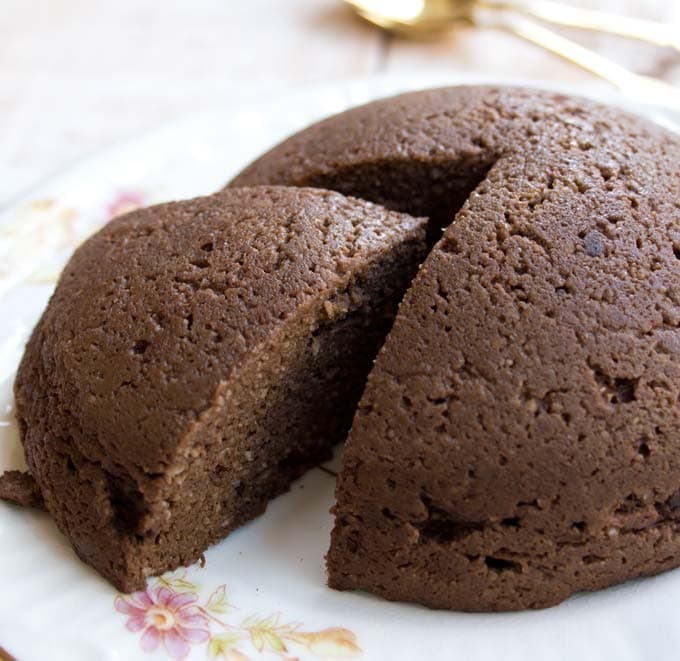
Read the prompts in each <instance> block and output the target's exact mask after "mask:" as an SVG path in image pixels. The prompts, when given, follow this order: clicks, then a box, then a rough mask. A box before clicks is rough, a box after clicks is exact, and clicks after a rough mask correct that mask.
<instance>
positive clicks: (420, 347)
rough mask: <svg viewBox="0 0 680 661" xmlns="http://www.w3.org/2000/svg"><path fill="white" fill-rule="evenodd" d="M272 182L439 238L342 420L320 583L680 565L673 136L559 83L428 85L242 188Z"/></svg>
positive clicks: (677, 218)
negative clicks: (414, 219) (343, 440)
mask: <svg viewBox="0 0 680 661" xmlns="http://www.w3.org/2000/svg"><path fill="white" fill-rule="evenodd" d="M265 182H266V183H278V184H286V185H292V186H310V185H313V186H319V187H324V188H331V189H335V190H338V191H342V192H343V193H345V194H351V195H355V196H358V197H362V198H364V199H368V200H373V201H375V202H379V203H381V204H384V205H386V206H388V207H390V208H393V209H398V210H401V211H407V212H409V213H414V214H417V215H425V216H428V217H429V218H430V219H431V221H430V232H429V234H430V237H431V240H432V241H433V242H435V243H434V246H433V248H432V250H431V252H430V253H429V256H428V257H427V259H426V260H425V262H424V264H423V266H422V268H421V269H420V271H419V273H418V275H417V276H416V278H415V279H414V281H413V283H412V285H411V287H410V289H409V291H408V293H407V295H406V297H405V299H404V301H403V302H402V304H401V307H400V309H399V314H398V316H397V318H396V321H395V324H394V326H393V328H392V330H391V332H390V334H389V336H388V338H387V341H386V343H385V345H384V346H383V348H382V350H381V351H380V353H379V356H378V359H377V362H376V364H375V366H374V368H373V370H372V372H371V374H370V377H369V380H368V385H367V388H366V390H365V393H364V396H363V398H362V401H361V404H360V406H359V409H358V411H357V414H356V417H355V419H354V423H353V427H352V431H351V433H350V436H349V440H348V443H347V447H346V449H345V458H344V464H343V468H342V473H341V475H340V480H339V486H338V492H337V498H338V502H337V505H336V508H335V516H336V523H335V529H334V531H333V535H332V543H331V548H330V551H329V553H328V558H327V560H328V570H329V575H330V585H331V586H333V587H335V588H340V589H364V590H368V591H370V592H374V593H376V594H379V595H382V596H384V597H387V598H389V599H397V600H408V601H416V602H419V603H422V604H426V605H428V606H432V607H437V608H451V609H462V610H472V611H475V610H514V609H522V608H537V607H544V606H549V605H551V604H555V603H558V602H559V601H561V600H563V599H565V598H566V597H567V596H569V595H570V594H571V593H573V592H575V591H578V590H592V589H596V588H601V587H604V586H607V585H611V584H613V583H617V582H619V581H622V580H625V579H627V578H630V577H633V576H640V575H644V574H654V573H657V572H659V571H662V570H664V569H668V568H670V567H674V566H677V565H678V564H680V491H679V490H680V406H679V405H678V401H679V394H680V330H679V325H680V261H679V260H680V141H679V139H678V137H677V136H675V135H673V134H671V133H669V132H668V131H665V130H664V129H661V128H660V127H658V126H656V125H654V124H652V123H650V122H647V121H644V120H642V119H640V118H637V117H634V116H631V115H628V114H626V113H624V112H622V111H619V110H616V109H613V108H607V107H604V106H601V105H597V104H594V103H591V102H588V101H585V100H583V99H576V98H570V97H567V96H564V95H560V94H553V93H547V92H536V91H529V90H522V89H511V88H488V87H478V88H451V89H441V90H432V91H426V92H418V93H413V94H406V95H403V96H400V97H396V98H392V99H387V100H382V101H378V102H376V103H372V104H369V105H367V106H364V107H361V108H357V109H354V110H350V111H348V112H346V113H343V114H341V115H339V116H336V117H333V118H330V119H328V120H326V121H323V122H321V123H319V124H317V125H315V126H313V127H311V128H309V129H307V130H305V131H303V132H301V133H300V134H298V135H296V136H293V137H292V138H290V139H288V140H287V141H285V142H284V143H282V144H281V145H279V146H278V147H276V148H274V149H273V150H272V151H271V152H270V153H268V154H266V155H265V156H264V157H262V158H261V159H260V160H258V161H256V162H255V163H254V164H253V165H251V166H250V167H249V168H248V169H246V170H245V171H244V172H243V173H242V174H241V175H240V176H239V177H237V178H236V179H235V180H234V181H233V182H232V185H233V186H239V185H252V184H255V183H265ZM442 228H444V229H443V235H442ZM437 239H438V240H437Z"/></svg>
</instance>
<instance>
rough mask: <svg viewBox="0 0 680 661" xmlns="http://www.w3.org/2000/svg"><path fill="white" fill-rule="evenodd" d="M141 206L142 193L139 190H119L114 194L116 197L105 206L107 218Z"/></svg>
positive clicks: (142, 204) (142, 202)
mask: <svg viewBox="0 0 680 661" xmlns="http://www.w3.org/2000/svg"><path fill="white" fill-rule="evenodd" d="M141 206H144V195H143V193H141V192H139V191H121V192H119V193H117V194H116V197H115V198H114V199H113V200H112V201H111V202H110V203H109V205H108V207H107V213H106V217H107V220H111V219H112V218H115V217H116V216H122V215H123V214H125V213H128V212H129V211H134V210H135V209H139V207H141Z"/></svg>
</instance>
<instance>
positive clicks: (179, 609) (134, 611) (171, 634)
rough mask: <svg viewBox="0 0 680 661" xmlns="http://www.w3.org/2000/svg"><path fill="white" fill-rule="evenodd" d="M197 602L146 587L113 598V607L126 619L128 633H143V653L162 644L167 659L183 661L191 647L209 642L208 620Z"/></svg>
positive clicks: (192, 596) (190, 596) (182, 594)
mask: <svg viewBox="0 0 680 661" xmlns="http://www.w3.org/2000/svg"><path fill="white" fill-rule="evenodd" d="M197 600H198V598H197V596H196V595H195V594H193V593H189V592H173V591H172V590H170V589H169V588H166V587H156V588H148V587H147V589H146V590H144V591H142V592H135V593H133V594H129V595H125V596H122V595H121V596H118V597H116V601H115V604H114V605H115V607H116V610H117V611H120V612H121V613H125V615H128V616H129V617H128V621H127V623H126V626H127V628H128V629H129V630H130V631H135V632H136V631H142V630H143V631H144V633H143V634H142V638H141V641H140V643H141V645H142V649H143V650H144V651H145V652H153V651H154V650H155V649H156V648H157V647H158V645H159V643H162V644H163V645H164V646H165V649H166V650H167V651H168V654H170V656H172V657H173V658H175V659H183V658H184V657H185V656H186V655H187V654H189V645H190V644H191V643H204V642H206V641H207V640H208V639H209V638H210V630H209V626H210V625H209V623H208V618H207V617H206V616H205V615H204V614H203V613H202V612H201V609H200V607H199V606H197V605H196V601H197Z"/></svg>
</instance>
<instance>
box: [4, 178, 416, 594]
mask: <svg viewBox="0 0 680 661" xmlns="http://www.w3.org/2000/svg"><path fill="white" fill-rule="evenodd" d="M424 223H425V221H424V220H422V219H417V218H413V217H411V216H407V215H404V214H399V213H394V212H388V211H386V210H385V209H383V208H381V207H379V206H377V205H375V204H372V203H370V202H363V201H359V200H354V199H349V198H346V197H344V196H342V195H340V194H338V193H333V192H329V191H318V190H311V189H294V188H283V187H259V188H250V189H247V188H244V189H239V190H229V191H226V192H223V193H219V194H216V195H214V196H212V197H206V198H199V199H194V200H189V201H185V202H175V203H170V204H163V205H160V206H155V207H151V208H149V209H143V210H139V211H135V212H133V213H131V214H128V215H126V216H124V217H121V218H118V219H116V220H114V221H112V222H110V223H109V224H108V225H107V226H106V227H104V229H102V230H101V231H100V232H99V233H98V234H96V235H95V236H94V237H92V238H91V239H89V240H88V241H87V242H86V243H85V244H84V245H83V246H81V247H80V248H79V249H78V250H77V251H76V253H75V254H74V256H73V257H72V259H71V260H70V262H69V263H68V265H67V266H66V268H65V269H64V272H63V274H62V276H61V278H60V281H59V283H58V285H57V288H56V291H55V293H54V295H53V297H52V299H51V301H50V303H49V305H48V307H47V309H46V311H45V313H44V314H43V316H42V318H41V320H40V321H39V323H38V325H37V327H36V329H35V331H34V333H33V335H32V337H31V339H30V342H29V343H28V346H27V348H26V353H25V355H24V358H23V361H22V363H21V366H20V368H19V372H18V375H17V380H16V386H15V390H16V407H17V414H18V418H19V422H20V425H21V430H22V437H23V444H24V448H25V454H26V459H27V462H28V466H29V468H30V471H31V474H32V476H33V478H34V479H35V481H36V482H37V485H38V487H39V489H40V493H41V495H42V498H43V499H44V502H45V506H46V507H47V509H48V511H49V512H50V514H51V515H52V517H53V518H54V520H55V521H56V523H57V525H58V526H59V528H60V529H61V530H62V531H63V532H64V534H66V536H67V537H68V538H69V540H70V541H71V543H72V545H73V547H74V549H75V551H76V553H77V554H78V555H79V556H80V557H81V558H82V559H83V560H84V561H85V562H87V563H88V564H90V565H92V566H93V567H94V568H95V569H96V570H97V571H99V572H100V573H101V574H102V575H103V576H104V577H106V578H107V579H108V580H110V581H111V582H112V583H113V584H114V585H115V586H116V587H117V588H118V589H120V590H123V591H132V590H136V589H140V588H142V587H143V586H144V582H145V578H146V577H147V576H149V575H154V574H159V573H161V572H164V571H166V570H169V569H173V568H175V567H177V566H178V565H187V564H190V563H192V562H194V561H196V560H197V559H198V558H199V557H200V556H201V554H202V553H203V551H205V550H206V548H207V547H208V546H209V545H210V544H212V543H214V542H216V541H218V540H220V539H222V538H223V537H224V536H225V535H227V533H229V532H230V531H231V530H233V529H234V528H236V527H237V526H239V525H240V524H242V523H244V522H245V521H248V520H249V519H252V518H253V517H255V516H257V515H259V514H260V513H262V511H263V510H264V509H265V507H266V504H267V502H268V500H270V499H271V498H273V497H274V496H276V495H278V494H280V493H281V492H283V491H284V490H286V489H287V488H288V486H289V485H290V483H291V482H292V481H293V480H295V479H296V478H297V477H299V476H300V475H301V474H302V473H303V472H304V471H305V470H307V469H308V468H310V467H311V466H314V465H315V464H317V463H318V462H321V461H323V460H325V459H327V458H328V457H329V455H330V452H331V448H332V446H333V445H334V444H336V443H337V442H339V441H341V440H343V439H344V437H345V436H346V433H347V430H348V428H349V425H350V422H351V419H352V416H353V413H354V410H355V407H356V404H357V402H358V400H359V397H360V395H361V392H362V389H363V386H364V383H365V379H366V375H367V373H368V371H369V369H370V367H371V364H372V361H373V358H374V356H375V354H376V352H377V350H378V348H379V346H380V345H381V343H382V342H383V339H384V336H385V334H386V333H387V331H388V329H389V327H390V325H391V322H392V319H393V316H394V314H395V311H396V306H397V304H398V302H399V300H400V299H401V297H402V296H403V293H404V291H405V289H406V287H407V285H408V283H409V282H410V280H411V278H412V277H413V275H414V274H415V272H416V270H417V268H418V265H419V263H420V261H421V259H422V257H423V255H424V252H425V242H424V235H425V225H424ZM20 486H21V485H20V484H18V483H17V480H16V475H13V474H10V475H8V476H7V477H6V478H5V480H4V482H2V483H0V493H2V492H3V490H4V492H5V493H4V495H5V496H8V497H13V498H14V499H15V500H17V499H20V498H18V497H17V489H18V488H19V487H20ZM25 490H26V491H27V490H28V488H26V489H25Z"/></svg>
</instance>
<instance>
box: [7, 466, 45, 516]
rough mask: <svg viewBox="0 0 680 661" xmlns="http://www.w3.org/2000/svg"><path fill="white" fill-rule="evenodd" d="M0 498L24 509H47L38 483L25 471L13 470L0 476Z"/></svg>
mask: <svg viewBox="0 0 680 661" xmlns="http://www.w3.org/2000/svg"><path fill="white" fill-rule="evenodd" d="M0 498H2V499H3V500H7V501H9V502H10V503H14V504H15V505H21V506H22V507H36V508H38V509H40V508H43V507H45V503H44V502H43V498H42V494H41V493H40V487H39V486H38V483H37V482H36V481H35V480H34V479H33V476H32V475H31V474H30V473H26V472H24V471H18V470H11V471H5V472H4V473H3V474H2V475H0Z"/></svg>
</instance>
